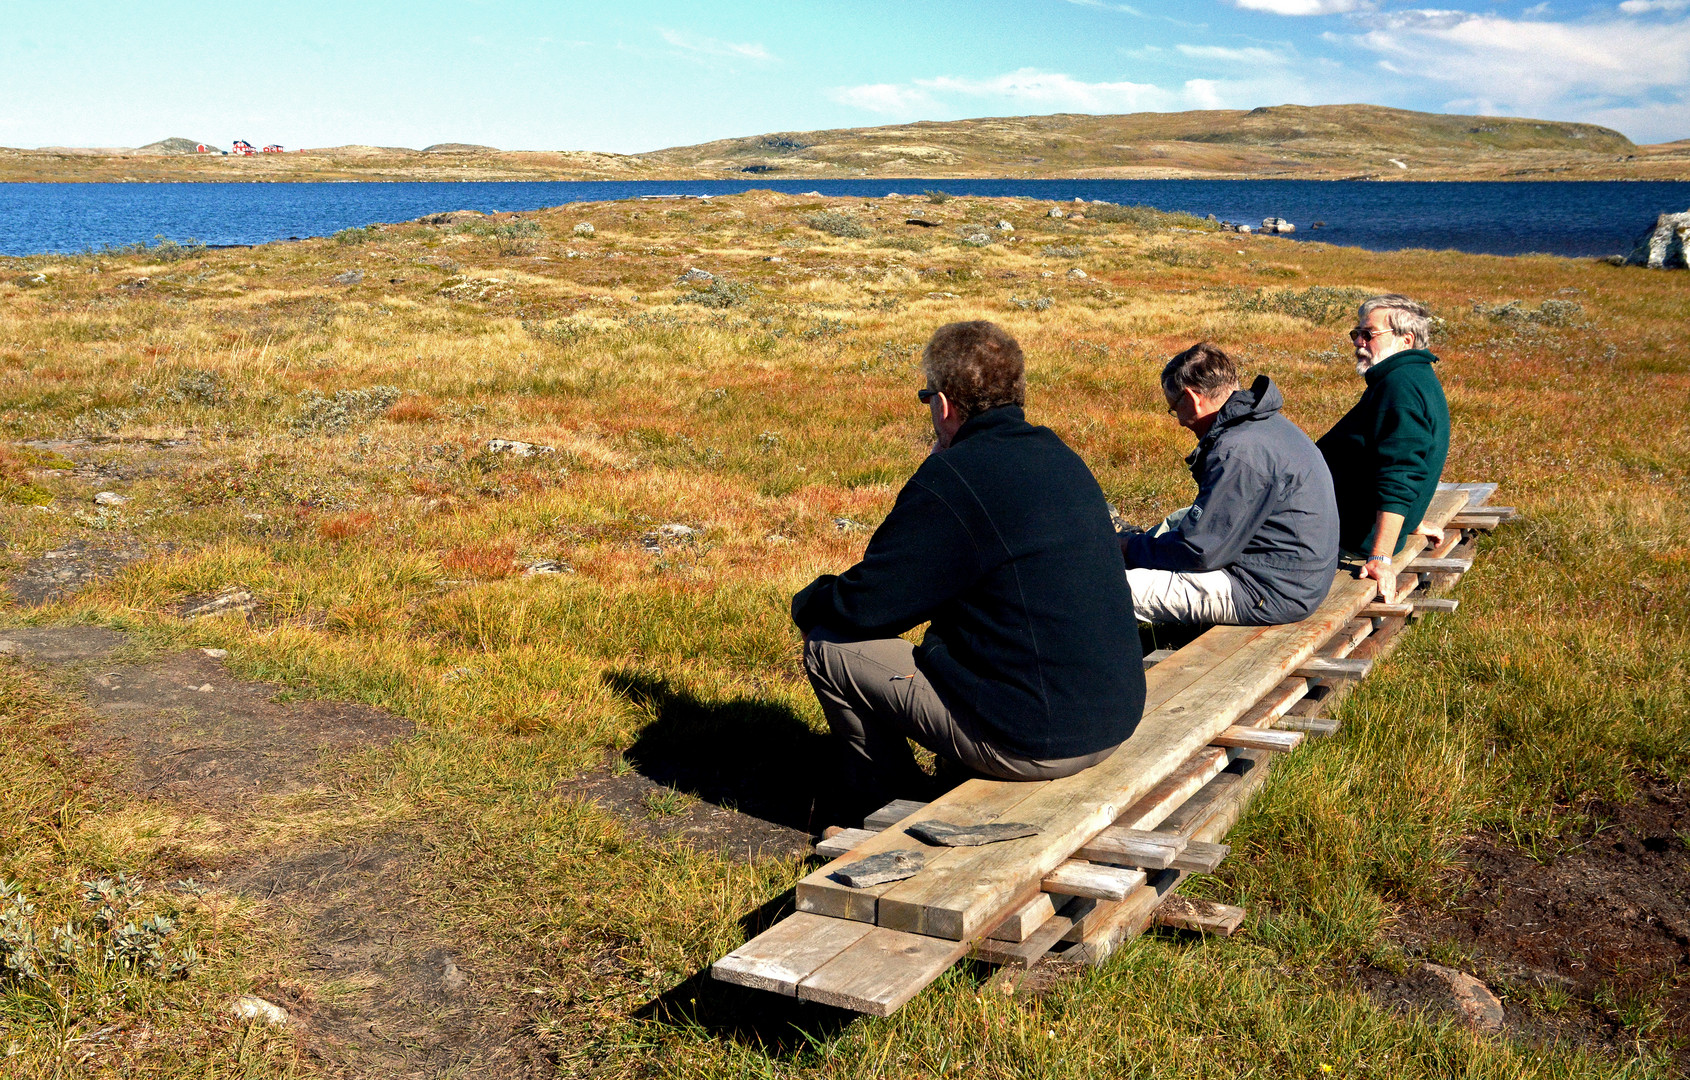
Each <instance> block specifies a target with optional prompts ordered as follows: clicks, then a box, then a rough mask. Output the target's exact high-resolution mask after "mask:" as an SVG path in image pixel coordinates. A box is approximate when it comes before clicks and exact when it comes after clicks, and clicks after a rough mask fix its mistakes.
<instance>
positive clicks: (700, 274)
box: [676, 266, 716, 284]
mask: <svg viewBox="0 0 1690 1080" xmlns="http://www.w3.org/2000/svg"><path fill="white" fill-rule="evenodd" d="M676 280H678V281H683V282H694V281H696V282H699V283H700V284H703V283H704V282H707V281H715V280H716V275H715V274H712V273H711V272H710V271H708V270H700V269H699V268H698V267H696V266H689V267H687V272H686V273H684V274H682V275H681V276H680V277H679V278H677V279H676Z"/></svg>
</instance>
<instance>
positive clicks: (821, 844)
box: [816, 829, 880, 859]
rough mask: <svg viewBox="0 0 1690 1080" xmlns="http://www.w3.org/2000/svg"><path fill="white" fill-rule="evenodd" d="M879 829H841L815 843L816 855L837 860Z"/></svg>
mask: <svg viewBox="0 0 1690 1080" xmlns="http://www.w3.org/2000/svg"><path fill="white" fill-rule="evenodd" d="M878 832H880V830H879V829H841V830H840V831H839V832H837V833H834V834H833V835H832V836H828V837H824V838H823V839H821V840H818V841H817V842H816V854H817V855H820V856H821V857H822V858H824V859H837V858H840V857H841V856H843V855H846V854H847V853H849V852H851V851H852V850H854V849H855V848H856V846H857V845H858V844H860V843H862V842H863V841H865V840H868V839H871V838H872V837H873V836H874V835H875V834H876V833H878Z"/></svg>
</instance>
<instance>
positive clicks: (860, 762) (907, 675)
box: [804, 627, 1115, 797]
mask: <svg viewBox="0 0 1690 1080" xmlns="http://www.w3.org/2000/svg"><path fill="white" fill-rule="evenodd" d="M804 670H805V672H806V673H808V674H809V676H810V685H811V686H813V687H815V691H816V698H817V699H818V700H819V701H820V702H821V707H822V714H823V715H824V716H826V717H827V725H828V727H829V728H831V729H833V733H834V735H835V736H837V737H838V739H839V741H840V743H841V744H842V746H843V749H844V751H845V754H844V756H845V770H846V783H847V785H849V786H850V787H852V788H854V789H856V790H857V791H860V792H863V791H870V790H879V791H884V792H887V793H889V795H890V797H897V795H896V793H897V791H898V790H907V789H909V788H912V787H913V788H915V789H920V788H922V787H925V786H926V785H927V781H926V777H925V775H924V774H923V773H922V772H921V770H920V769H919V768H918V767H917V766H916V763H915V756H914V755H913V754H912V753H911V752H910V748H909V743H907V742H906V741H905V740H906V739H914V740H915V741H916V742H918V743H920V744H921V745H922V746H925V747H926V748H927V749H929V750H931V751H933V753H935V754H937V755H939V756H940V757H941V758H945V759H947V760H949V761H951V762H954V763H956V764H959V765H961V766H963V767H964V768H965V769H967V770H969V771H970V772H972V773H974V774H976V775H979V776H988V777H994V778H997V779H1000V780H1051V779H1054V778H1056V777H1059V776H1069V775H1072V774H1073V773H1077V772H1079V771H1080V770H1081V769H1084V768H1087V767H1088V766H1091V765H1095V764H1097V763H1098V762H1099V761H1102V760H1103V759H1104V758H1106V757H1108V756H1109V755H1110V754H1112V753H1113V752H1114V749H1115V748H1114V747H1110V748H1109V749H1107V750H1102V751H1099V752H1097V753H1095V754H1086V755H1083V756H1081V757H1072V758H1025V757H1021V756H1019V755H1017V754H1015V753H1012V752H1009V751H1006V750H1004V749H1003V748H1001V747H999V746H996V745H994V744H993V742H992V737H991V733H990V732H989V731H988V730H987V729H985V728H984V727H983V726H982V725H981V724H980V723H979V722H978V721H976V720H974V719H973V718H971V717H968V716H964V715H961V714H960V713H953V712H952V711H951V710H950V709H948V708H946V706H945V703H944V702H943V701H941V700H940V698H939V694H938V691H936V690H934V689H933V684H932V683H930V682H928V681H927V676H926V675H924V674H922V673H921V672H920V671H919V670H918V669H917V668H916V666H915V647H914V646H913V645H911V644H910V643H909V642H907V641H905V640H903V639H902V638H879V639H874V640H869V641H852V640H849V639H847V638H844V637H842V636H840V635H837V634H834V633H832V632H830V631H828V630H825V629H822V628H820V627H818V628H816V629H815V630H812V631H810V640H809V642H808V643H807V644H806V645H805V646H804Z"/></svg>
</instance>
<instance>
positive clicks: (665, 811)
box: [556, 769, 811, 862]
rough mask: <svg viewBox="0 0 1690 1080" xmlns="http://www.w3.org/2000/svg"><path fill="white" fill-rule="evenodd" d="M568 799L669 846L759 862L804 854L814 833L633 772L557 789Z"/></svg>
mask: <svg viewBox="0 0 1690 1080" xmlns="http://www.w3.org/2000/svg"><path fill="white" fill-rule="evenodd" d="M556 790H557V794H558V796H559V797H560V798H565V799H584V800H586V801H587V802H591V803H593V804H595V805H597V806H598V807H600V808H601V809H603V810H606V811H608V812H610V813H612V814H615V815H616V816H617V817H618V818H620V819H621V820H622V822H623V823H624V824H625V825H627V826H628V828H629V829H631V830H633V831H634V832H637V833H640V834H641V835H643V836H646V837H649V838H651V839H652V840H656V841H658V842H659V843H665V844H689V845H692V846H694V847H697V848H702V849H706V850H710V851H715V852H718V853H720V854H722V855H726V856H730V857H734V858H740V859H744V860H746V861H748V862H749V861H754V860H756V859H766V858H785V857H788V856H792V855H804V854H807V853H808V852H809V851H810V847H811V843H810V833H808V832H806V831H804V830H802V829H795V828H792V827H791V826H788V825H783V824H780V823H779V822H775V821H768V820H766V819H764V818H761V817H756V816H754V815H752V814H746V813H741V812H739V811H737V810H734V809H731V808H729V807H726V806H720V805H717V804H716V803H713V802H709V801H706V800H704V799H700V798H698V797H696V796H693V795H690V794H687V793H686V792H684V791H680V790H677V789H676V788H674V787H670V786H668V785H665V784H661V783H659V782H658V781H656V780H654V779H652V778H651V777H649V776H646V775H644V774H642V773H640V772H636V771H633V770H629V771H626V772H622V773H620V774H619V773H617V772H615V771H613V770H610V769H604V770H600V771H597V772H591V773H588V774H587V775H585V776H582V777H579V778H577V779H574V780H566V781H564V782H563V783H561V784H559V785H558V786H557V789H556Z"/></svg>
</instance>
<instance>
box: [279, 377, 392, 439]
mask: <svg viewBox="0 0 1690 1080" xmlns="http://www.w3.org/2000/svg"><path fill="white" fill-rule="evenodd" d="M399 397H400V391H399V388H398V387H397V386H371V387H369V388H367V389H364V390H336V391H335V392H334V393H332V394H327V395H325V394H321V393H318V392H317V391H315V390H307V391H305V392H304V393H302V394H300V395H299V412H298V413H297V414H295V416H294V418H293V423H292V424H291V425H290V426H291V427H292V428H293V433H294V434H295V435H328V434H335V433H338V432H342V431H346V430H348V429H349V428H351V427H352V426H353V425H354V424H357V423H359V422H361V421H364V420H368V419H370V418H371V417H374V416H379V415H380V414H382V413H384V412H386V411H387V410H388V409H391V408H392V407H393V406H394V405H395V404H396V403H397V402H398V401H399Z"/></svg>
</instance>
